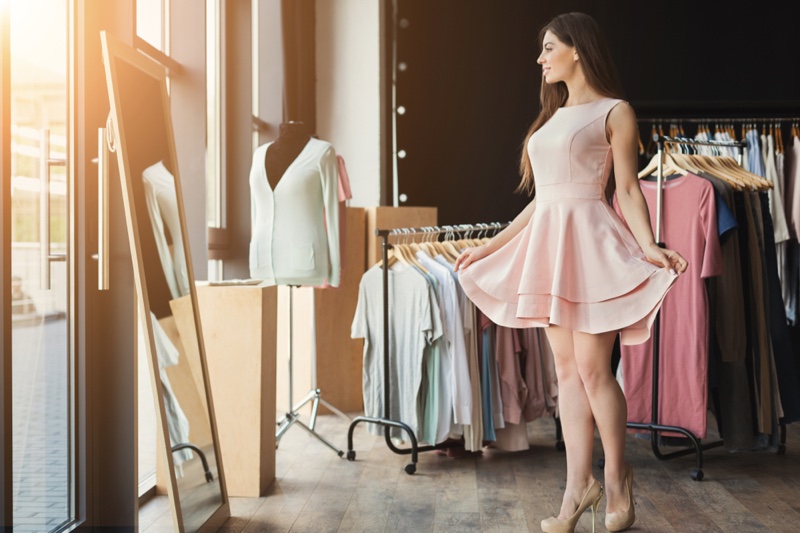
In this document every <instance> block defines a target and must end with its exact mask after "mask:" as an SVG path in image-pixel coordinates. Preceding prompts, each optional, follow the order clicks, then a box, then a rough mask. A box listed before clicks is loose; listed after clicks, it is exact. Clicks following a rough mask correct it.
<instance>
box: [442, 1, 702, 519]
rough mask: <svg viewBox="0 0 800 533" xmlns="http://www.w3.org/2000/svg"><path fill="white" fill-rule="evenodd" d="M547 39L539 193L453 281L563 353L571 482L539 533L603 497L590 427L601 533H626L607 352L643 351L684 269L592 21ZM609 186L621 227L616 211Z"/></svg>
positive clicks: (533, 146) (469, 254)
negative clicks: (651, 199)
mask: <svg viewBox="0 0 800 533" xmlns="http://www.w3.org/2000/svg"><path fill="white" fill-rule="evenodd" d="M539 38H540V42H541V43H542V52H541V54H540V56H539V59H538V61H537V62H538V63H539V64H540V65H541V66H542V78H543V79H542V87H541V96H540V99H541V104H542V110H541V112H540V113H539V116H538V117H537V118H536V120H535V121H534V123H533V125H532V126H531V128H530V131H529V133H528V136H527V138H526V140H525V143H524V145H523V153H522V159H521V164H520V171H521V174H522V182H521V184H520V189H521V190H525V191H527V192H528V193H532V192H533V191H534V179H535V182H536V184H535V190H536V195H535V197H534V199H533V201H532V202H531V203H530V204H528V206H527V207H526V208H525V209H524V210H523V211H522V212H521V213H520V214H519V216H517V218H516V219H514V221H513V222H512V223H511V224H510V225H509V226H508V227H507V228H506V229H505V230H503V231H502V232H501V233H499V234H498V235H497V236H495V237H494V238H493V239H492V240H491V241H489V242H488V243H486V244H484V245H482V246H479V247H476V248H471V249H467V250H465V251H464V252H463V253H462V254H461V255H460V257H459V258H458V261H457V262H456V269H457V270H459V276H460V279H461V284H462V286H463V287H464V290H465V291H466V293H467V295H468V296H469V297H470V299H472V300H473V301H474V302H475V304H476V305H477V306H478V307H479V308H480V309H481V310H482V311H483V312H484V313H485V314H486V315H487V316H489V318H491V319H492V320H493V321H494V322H496V323H498V324H500V325H503V326H508V327H546V329H545V332H546V334H547V338H548V340H549V342H550V345H551V347H552V349H553V353H554V354H555V363H556V374H557V376H558V384H559V395H558V398H559V399H558V403H559V411H560V416H561V422H562V426H563V432H564V444H565V445H566V451H567V484H566V491H565V492H564V497H563V501H562V504H561V511H560V513H559V514H558V516H556V517H550V518H547V519H545V520H543V521H542V530H543V531H546V532H565V531H566V532H571V531H573V530H574V528H575V525H576V524H577V522H578V519H579V518H580V516H581V515H582V513H583V511H585V510H586V509H587V508H589V507H591V508H592V520H593V526H594V520H595V513H596V510H597V507H598V505H599V502H600V499H601V498H602V496H603V493H604V488H603V486H602V485H600V483H599V482H598V481H597V480H596V479H594V477H593V475H592V446H593V442H594V427H595V423H596V424H597V428H598V430H599V433H600V438H601V440H602V443H603V451H604V454H605V472H604V474H605V494H606V500H607V504H606V519H605V522H606V527H607V528H608V530H609V531H622V530H623V529H627V528H629V527H630V526H631V525H632V524H633V522H634V520H635V514H634V501H633V493H632V483H633V472H632V470H631V468H630V466H629V465H628V464H627V463H626V462H625V458H624V453H625V435H626V428H625V423H626V419H627V406H626V403H625V396H624V395H623V393H622V390H621V389H620V387H619V385H618V384H617V382H616V380H615V379H614V377H613V375H612V374H611V371H610V368H611V351H612V348H613V345H614V340H615V338H616V337H617V334H619V335H620V340H621V342H622V343H623V344H638V343H641V342H644V341H645V340H647V338H648V337H649V335H650V326H651V325H652V323H653V320H654V319H655V315H656V312H657V311H658V309H659V307H660V306H661V302H662V301H663V298H664V296H665V295H666V293H667V291H668V290H669V288H670V287H671V286H672V284H673V283H674V282H675V280H676V279H677V276H678V275H679V274H680V273H682V272H684V271H685V270H686V268H687V266H688V265H687V262H686V260H685V259H684V258H683V257H681V255H680V254H678V253H677V252H675V251H672V250H667V249H664V248H660V247H659V246H658V245H657V244H656V242H655V239H654V238H653V231H652V229H651V227H650V215H649V212H648V209H647V203H646V202H645V199H644V196H643V195H642V192H641V190H640V189H639V182H638V179H637V175H636V174H637V156H636V152H637V143H638V130H637V125H636V117H635V115H634V112H633V109H632V108H631V106H630V105H629V104H628V103H627V102H625V101H622V100H618V99H617V97H618V96H619V95H620V90H619V83H618V80H617V77H616V73H615V70H614V66H613V64H612V62H611V58H610V54H609V52H608V47H607V45H606V43H605V40H604V39H603V36H602V35H601V33H600V30H599V27H598V25H597V23H596V22H595V20H594V19H592V18H591V17H590V16H588V15H585V14H583V13H567V14H563V15H559V16H558V17H556V18H554V19H553V20H552V21H551V22H549V23H548V24H547V25H546V26H545V27H544V28H542V31H541V32H540V36H539ZM612 168H613V179H609V178H611V175H612ZM614 183H615V184H616V196H617V202H618V204H619V206H620V209H621V211H622V215H623V216H624V219H625V221H627V224H626V223H625V222H624V221H623V220H622V219H620V217H619V216H618V215H617V214H616V212H615V211H614V210H613V209H612V208H611V206H610V204H609V201H608V192H609V191H610V187H609V188H608V189H609V191H607V185H609V184H610V185H612V186H613V184H614ZM537 203H538V205H537ZM593 530H594V529H593Z"/></svg>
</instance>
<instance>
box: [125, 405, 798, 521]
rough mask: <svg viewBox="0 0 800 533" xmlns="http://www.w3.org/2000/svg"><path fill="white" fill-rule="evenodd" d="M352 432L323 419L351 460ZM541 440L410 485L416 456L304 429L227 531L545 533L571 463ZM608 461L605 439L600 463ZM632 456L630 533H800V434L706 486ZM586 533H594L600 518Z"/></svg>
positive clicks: (684, 461) (549, 426)
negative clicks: (779, 451)
mask: <svg viewBox="0 0 800 533" xmlns="http://www.w3.org/2000/svg"><path fill="white" fill-rule="evenodd" d="M348 426H349V424H348V423H347V422H346V421H344V420H343V419H341V418H338V417H335V416H321V417H320V418H319V419H318V423H317V428H318V430H319V431H320V433H321V434H323V435H325V436H326V437H328V438H329V439H330V440H332V441H333V442H334V443H336V444H337V445H339V446H341V447H342V449H346V439H347V428H348ZM530 435H531V442H532V446H531V449H530V450H528V451H526V452H517V453H508V452H501V451H497V450H491V449H487V450H484V452H483V454H482V455H480V456H478V457H470V458H463V459H449V458H446V457H440V456H437V455H436V454H435V453H433V452H427V453H422V454H420V459H419V463H418V469H417V473H416V474H415V475H413V476H411V475H408V474H406V473H405V472H404V471H403V467H404V466H405V465H406V464H407V463H408V462H409V459H410V456H408V455H403V456H401V455H396V454H394V453H392V452H391V451H389V449H388V448H387V447H386V445H385V443H384V441H383V439H382V438H378V437H373V436H371V435H369V434H368V433H367V432H366V428H365V426H364V425H363V424H360V425H359V426H358V427H357V430H356V433H355V438H354V447H355V449H356V454H357V456H356V461H354V462H350V461H346V460H343V459H340V458H339V457H337V456H336V455H335V454H334V453H333V452H332V451H330V450H329V449H328V448H326V447H325V446H323V445H322V444H321V443H319V442H318V441H317V440H316V439H314V438H313V437H311V436H310V435H308V434H307V433H306V432H305V431H303V430H302V429H300V428H297V429H294V428H293V429H291V430H290V431H289V432H288V433H286V435H285V436H284V437H283V440H282V442H281V446H280V449H279V450H278V452H277V479H276V481H275V483H274V484H273V486H272V487H271V489H270V490H269V492H268V494H267V495H266V496H264V497H262V498H232V499H231V514H232V516H231V518H230V519H229V520H228V521H227V523H226V524H225V526H224V528H223V531H226V532H236V533H255V532H288V531H291V532H310V533H311V532H313V533H320V532H362V531H363V532H380V531H387V532H389V531H391V532H395V531H414V532H426V531H432V532H466V531H510V532H524V531H540V528H539V522H540V521H541V520H542V519H543V518H545V517H547V516H550V515H553V514H555V513H556V512H557V511H558V508H559V504H560V501H561V494H562V492H563V490H564V476H565V462H564V461H565V458H564V453H563V452H559V451H557V450H556V449H555V447H554V445H553V444H554V423H553V420H551V419H545V420H541V421H539V422H537V423H535V424H532V427H531V428H530ZM600 450H601V447H600V440H599V438H596V441H595V458H596V459H597V458H599V457H600ZM664 450H666V451H669V450H671V448H664ZM627 454H628V459H629V461H630V462H631V464H632V465H633V468H634V477H635V479H634V495H635V499H636V516H637V520H636V524H635V525H634V527H633V528H632V529H631V531H653V532H659V533H662V532H679V533H684V532H695V531H696V532H703V533H707V532H737V533H746V532H755V531H776V532H787V533H788V532H797V531H800V424H793V425H790V426H789V428H788V438H787V451H786V455H780V456H779V455H776V454H774V453H769V452H758V453H735V454H732V453H729V452H727V451H725V450H724V449H723V448H716V449H713V450H709V451H707V452H706V453H705V454H704V458H705V465H704V473H705V479H704V480H703V481H701V482H696V481H693V480H692V479H691V478H690V475H689V474H690V471H691V470H692V469H693V468H694V456H693V455H692V456H689V457H683V458H678V459H673V460H670V461H659V460H657V459H656V458H655V457H654V456H653V454H652V451H651V448H650V443H649V442H648V441H645V440H643V439H638V438H634V437H633V436H632V435H629V436H628V450H627ZM595 464H596V462H595ZM595 476H596V477H597V478H598V479H600V480H601V481H602V479H603V478H602V470H600V469H599V468H596V469H595ZM604 507H605V503H601V506H600V514H599V516H598V528H597V530H598V531H605V527H604V526H603V525H602V518H603V509H604ZM139 528H140V531H145V532H148V533H154V532H161V531H171V529H172V527H171V518H170V512H169V506H168V502H167V500H166V498H165V497H159V498H155V499H154V500H151V501H150V502H149V503H148V504H146V505H145V506H143V507H142V509H141V511H140V523H139ZM576 531H582V532H587V531H591V513H586V514H585V515H584V517H583V518H582V519H581V522H580V524H579V527H578V529H576Z"/></svg>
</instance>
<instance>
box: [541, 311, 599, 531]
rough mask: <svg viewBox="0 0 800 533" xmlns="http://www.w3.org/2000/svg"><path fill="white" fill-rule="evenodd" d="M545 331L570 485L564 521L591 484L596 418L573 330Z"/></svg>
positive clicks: (554, 328)
mask: <svg viewBox="0 0 800 533" xmlns="http://www.w3.org/2000/svg"><path fill="white" fill-rule="evenodd" d="M545 332H546V334H547V340H548V341H549V342H550V347H551V348H552V350H553V354H554V357H555V363H556V375H557V377H558V410H559V416H560V417H561V428H562V430H563V433H564V445H565V447H566V450H567V486H566V490H565V491H564V498H563V500H562V502H561V512H560V513H559V515H558V517H559V518H561V519H562V520H564V519H566V518H569V517H570V516H572V514H574V513H575V510H576V509H577V508H578V505H579V503H580V500H581V498H582V497H583V494H584V492H585V491H586V489H587V488H588V487H589V485H590V484H591V483H592V477H593V476H592V447H593V444H594V419H593V417H592V409H591V406H590V404H589V398H588V397H587V395H586V390H585V389H584V386H583V381H582V379H581V375H580V372H579V368H578V364H577V362H576V359H575V354H576V352H575V348H576V347H575V346H574V341H573V331H572V330H569V329H565V328H562V327H559V326H553V325H551V326H550V327H548V328H545Z"/></svg>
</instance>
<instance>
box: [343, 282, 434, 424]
mask: <svg viewBox="0 0 800 533" xmlns="http://www.w3.org/2000/svg"><path fill="white" fill-rule="evenodd" d="M388 275H389V277H390V279H391V282H390V284H389V301H390V302H391V315H392V320H390V321H389V354H388V355H389V365H390V368H389V369H387V371H388V375H389V376H391V378H390V379H391V380H392V381H391V382H390V384H386V383H384V380H383V377H384V366H383V360H384V329H383V327H382V324H383V282H382V272H381V268H380V267H378V266H375V267H372V268H370V269H369V270H368V271H367V272H366V273H365V274H364V276H363V277H362V278H361V283H360V284H359V288H358V303H357V305H356V312H355V317H354V318H353V326H352V331H351V337H352V338H354V339H360V338H363V339H364V366H363V368H364V371H363V380H362V392H363V395H364V413H365V414H366V415H367V416H369V417H376V418H381V417H383V416H384V387H385V386H387V385H388V386H390V389H389V393H390V396H389V402H390V411H389V418H391V419H393V420H401V421H403V422H405V423H406V424H408V425H409V426H410V427H411V428H412V429H413V430H415V431H418V421H417V420H418V416H417V401H418V397H419V389H420V385H421V382H422V371H423V362H424V352H425V348H426V346H429V345H431V344H432V343H433V342H434V341H435V340H436V339H438V338H439V337H441V335H442V323H441V318H440V317H441V312H440V310H439V307H438V304H437V299H436V295H435V294H434V289H433V287H432V286H431V285H430V284H429V283H428V282H427V281H426V280H425V278H423V277H422V276H420V275H419V273H417V272H415V271H414V270H413V268H411V267H408V266H406V267H405V268H402V269H398V270H391V269H390V270H389V272H388ZM368 428H369V431H370V432H371V433H372V434H373V435H382V434H383V432H382V430H381V427H380V426H378V425H377V424H369V425H368ZM390 434H391V435H392V436H393V437H396V438H404V437H406V435H404V434H403V432H402V431H401V430H400V429H398V428H394V427H393V428H391V430H390Z"/></svg>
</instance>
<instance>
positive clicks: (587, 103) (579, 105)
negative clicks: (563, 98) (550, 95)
mask: <svg viewBox="0 0 800 533" xmlns="http://www.w3.org/2000/svg"><path fill="white" fill-rule="evenodd" d="M603 100H608V97H606V96H603V97H601V98H598V99H597V100H592V101H591V102H584V103H582V104H573V105H568V106H561V107H559V109H572V108H573V107H581V106H585V105H592V104H596V103H597V102H601V101H603Z"/></svg>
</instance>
